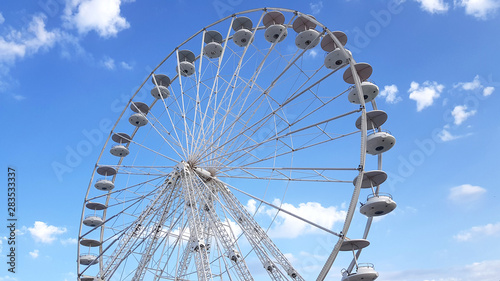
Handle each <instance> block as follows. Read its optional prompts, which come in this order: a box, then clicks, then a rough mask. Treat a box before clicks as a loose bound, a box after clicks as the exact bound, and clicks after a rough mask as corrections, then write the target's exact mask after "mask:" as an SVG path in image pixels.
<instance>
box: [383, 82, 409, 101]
mask: <svg viewBox="0 0 500 281" xmlns="http://www.w3.org/2000/svg"><path fill="white" fill-rule="evenodd" d="M398 92H399V90H398V87H397V86H396V85H386V86H384V89H383V90H382V91H381V92H380V94H379V95H380V96H381V97H383V98H385V102H387V103H393V104H394V103H398V102H400V101H402V100H403V99H402V98H401V97H399V96H398Z"/></svg>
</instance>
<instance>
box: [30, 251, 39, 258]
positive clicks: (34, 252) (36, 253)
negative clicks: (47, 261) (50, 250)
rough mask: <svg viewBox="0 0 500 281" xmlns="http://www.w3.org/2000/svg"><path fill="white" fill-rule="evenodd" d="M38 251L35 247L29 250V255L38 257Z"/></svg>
mask: <svg viewBox="0 0 500 281" xmlns="http://www.w3.org/2000/svg"><path fill="white" fill-rule="evenodd" d="M39 253H40V252H39V251H38V250H36V249H35V250H33V252H29V254H30V256H31V257H32V258H34V259H36V258H38V254H39Z"/></svg>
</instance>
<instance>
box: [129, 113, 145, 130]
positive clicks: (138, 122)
mask: <svg viewBox="0 0 500 281" xmlns="http://www.w3.org/2000/svg"><path fill="white" fill-rule="evenodd" d="M128 121H129V122H130V124H132V125H134V126H136V127H142V126H144V125H146V124H148V119H147V118H146V116H144V114H142V113H135V114H132V115H131V116H130V117H129V118H128Z"/></svg>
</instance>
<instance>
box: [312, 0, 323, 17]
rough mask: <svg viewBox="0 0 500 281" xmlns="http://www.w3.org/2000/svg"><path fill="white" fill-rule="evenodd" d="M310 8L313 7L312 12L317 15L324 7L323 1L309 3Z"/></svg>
mask: <svg viewBox="0 0 500 281" xmlns="http://www.w3.org/2000/svg"><path fill="white" fill-rule="evenodd" d="M309 8H311V13H312V14H313V15H317V14H319V13H320V12H321V9H323V1H318V2H317V3H309Z"/></svg>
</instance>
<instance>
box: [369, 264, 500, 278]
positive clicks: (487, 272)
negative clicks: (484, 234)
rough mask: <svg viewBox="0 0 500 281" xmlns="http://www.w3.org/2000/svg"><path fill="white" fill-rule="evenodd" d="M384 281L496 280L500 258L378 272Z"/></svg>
mask: <svg viewBox="0 0 500 281" xmlns="http://www.w3.org/2000/svg"><path fill="white" fill-rule="evenodd" d="M379 273H380V275H381V276H384V281H399V280H405V281H422V280H434V281H459V280H481V281H498V276H500V260H489V261H482V262H475V263H471V264H467V265H460V266H455V267H443V266H440V267H436V268H434V269H422V268H419V269H408V270H404V271H398V272H379Z"/></svg>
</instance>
